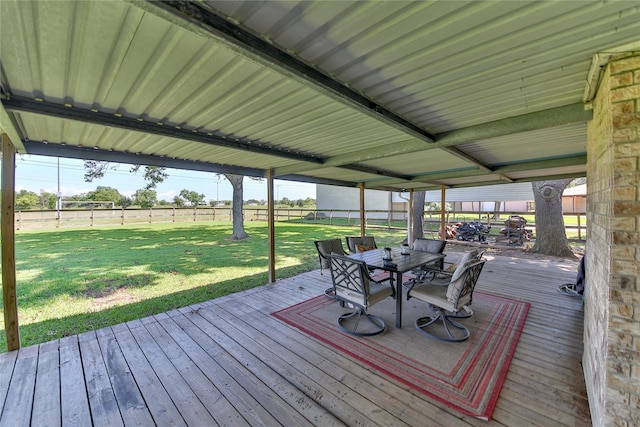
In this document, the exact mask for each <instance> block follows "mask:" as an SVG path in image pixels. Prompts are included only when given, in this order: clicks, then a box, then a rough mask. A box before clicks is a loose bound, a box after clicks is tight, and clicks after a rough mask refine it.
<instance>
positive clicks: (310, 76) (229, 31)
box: [136, 1, 434, 142]
mask: <svg viewBox="0 0 640 427" xmlns="http://www.w3.org/2000/svg"><path fill="white" fill-rule="evenodd" d="M136 4H137V5H138V6H140V7H143V8H144V9H145V10H148V11H150V12H153V13H156V14H158V12H159V9H161V10H164V11H166V12H169V13H170V14H172V15H174V16H176V17H178V18H179V19H181V20H182V21H185V22H182V25H181V26H182V27H184V28H186V29H188V30H189V31H192V32H196V33H198V34H200V35H202V34H203V32H205V33H206V34H205V35H208V36H209V37H212V38H214V39H215V40H216V41H218V42H223V43H224V44H226V45H227V46H230V47H232V48H233V49H234V50H235V51H236V52H238V53H240V54H243V55H244V56H245V57H248V58H249V59H251V60H254V61H257V62H259V63H260V64H263V65H265V66H267V67H269V68H271V69H274V70H276V71H278V72H280V73H282V74H284V75H285V76H287V77H291V78H293V79H295V80H296V81H298V82H300V83H302V84H304V85H305V86H310V87H313V88H315V89H316V90H320V91H321V92H322V93H324V94H327V95H329V96H331V98H333V99H335V100H337V101H339V102H341V103H343V104H346V105H348V106H350V107H353V108H356V109H357V110H358V111H360V112H363V113H365V114H368V115H369V116H371V117H373V118H375V119H377V120H380V121H382V122H384V123H386V124H389V125H391V126H393V127H395V128H396V129H399V130H401V131H403V132H406V133H408V134H410V135H412V136H414V137H416V138H419V139H420V140H422V141H426V142H433V141H434V136H433V135H432V134H431V133H429V132H428V131H426V130H425V129H423V128H422V127H420V126H418V125H416V124H414V123H412V122H410V121H409V120H407V119H405V118H403V117H401V116H400V115H398V114H396V113H395V112H393V111H391V110H389V109H387V108H385V107H384V106H382V105H381V104H379V103H377V102H375V101H374V100H372V99H370V98H367V97H366V96H364V95H362V94H361V93H359V92H357V91H355V90H353V89H351V88H350V87H348V86H347V85H345V84H344V83H342V82H339V81H337V80H335V79H333V78H332V77H331V76H329V75H327V74H325V73H324V72H322V71H320V70H319V69H317V68H315V67H313V66H311V65H309V64H307V63H306V62H304V61H302V60H301V59H299V58H297V57H295V56H293V55H291V54H289V53H287V52H286V51H284V50H282V49H280V48H278V47H276V46H274V45H273V44H272V43H270V42H268V41H267V40H265V39H263V38H260V37H258V36H256V35H254V34H253V33H251V32H249V31H247V30H246V29H244V28H243V27H241V26H239V25H236V24H235V23H233V22H231V21H229V20H227V19H226V18H224V17H222V16H220V15H218V13H217V11H215V10H214V9H213V7H211V6H209V5H208V4H206V3H195V2H185V1H149V2H148V3H146V4H145V3H142V4H141V3H136ZM160 14H161V16H162V17H163V18H165V19H167V18H169V17H167V16H166V14H163V13H160ZM171 21H172V22H174V23H175V18H174V19H172V20H171ZM187 23H189V24H190V25H185V24H187ZM238 50H240V51H238Z"/></svg>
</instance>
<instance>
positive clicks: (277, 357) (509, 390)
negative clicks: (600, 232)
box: [0, 255, 591, 427]
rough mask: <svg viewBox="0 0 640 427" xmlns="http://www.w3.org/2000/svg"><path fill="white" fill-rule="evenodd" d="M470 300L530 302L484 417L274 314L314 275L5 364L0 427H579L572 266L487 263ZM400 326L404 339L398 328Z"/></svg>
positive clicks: (315, 280) (2, 357)
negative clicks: (563, 288) (379, 371)
mask: <svg viewBox="0 0 640 427" xmlns="http://www.w3.org/2000/svg"><path fill="white" fill-rule="evenodd" d="M486 258H487V259H489V262H488V263H487V265H486V267H485V270H484V271H483V273H482V275H481V277H480V282H479V284H478V287H477V289H478V290H482V291H484V292H487V293H495V294H503V295H504V294H508V295H509V296H511V297H512V298H515V299H521V300H525V301H528V302H530V303H531V308H530V310H529V314H528V317H527V322H526V325H525V328H524V332H523V334H522V336H521V338H520V341H519V344H518V348H517V351H516V353H515V356H514V359H513V361H512V363H511V366H510V370H509V373H508V376H507V379H506V382H505V384H504V386H503V388H502V392H501V394H500V399H499V401H498V404H497V407H496V410H495V411H494V413H493V419H492V420H491V421H490V422H485V421H481V420H478V419H475V418H472V417H467V416H464V415H461V414H459V413H457V412H456V411H454V410H452V409H449V408H447V407H443V406H442V405H439V404H437V403H435V402H432V401H429V400H428V399H426V398H425V397H424V396H422V395H421V394H419V393H416V392H413V391H412V390H409V389H407V388H404V387H401V386H399V385H397V384H395V383H392V382H389V381H387V380H385V379H384V378H382V377H379V376H377V375H376V374H375V373H373V372H371V371H370V370H369V369H366V367H363V366H361V365H359V364H358V363H354V362H353V361H351V360H350V359H348V358H346V357H344V356H343V355H342V354H339V353H335V352H334V351H333V350H331V349H330V348H328V347H327V346H324V345H320V344H318V343H317V342H316V341H315V340H314V339H312V338H309V337H308V336H306V335H304V334H303V333H301V332H299V331H297V330H295V329H293V328H291V327H288V326H284V325H283V324H282V323H280V322H279V321H278V320H276V319H275V318H273V317H272V316H269V313H271V312H273V311H274V310H277V309H279V308H284V307H286V306H289V305H291V304H293V303H296V302H299V301H303V300H305V299H307V298H310V297H313V296H316V295H318V294H320V293H321V292H323V290H324V289H325V288H327V287H328V286H329V280H328V277H327V276H326V275H325V276H321V275H320V272H319V270H316V271H312V272H308V273H305V274H301V275H299V276H296V277H294V278H290V279H285V280H280V281H278V282H277V283H276V284H274V285H265V286H262V287H259V288H255V289H251V290H248V291H244V292H241V293H238V294H234V295H230V296H227V297H224V298H219V299H216V300H211V301H208V302H206V303H203V304H199V305H197V306H192V307H187V308H184V309H180V310H175V311H171V312H168V313H163V314H161V315H157V316H153V317H148V318H144V319H140V320H137V321H133V322H129V323H127V324H121V325H117V326H114V327H111V328H105V329H101V330H98V331H95V332H90V333H85V334H82V335H78V336H71V337H67V338H64V339H61V340H57V341H51V342H47V343H44V344H41V345H37V346H31V347H26V348H23V349H21V350H20V351H14V352H9V353H3V354H0V405H1V406H0V407H1V408H2V417H1V418H0V425H2V426H12V427H15V426H23V425H24V426H26V425H33V426H48V425H51V426H55V425H64V426H70V425H78V426H90V425H96V426H106V425H114V426H117V425H126V426H133V425H140V426H147V425H160V426H180V425H191V426H213V425H231V426H242V425H247V426H262V425H264V426H275V425H284V426H304V425H321V426H328V425H358V426H369V425H380V426H392V425H393V426H396V425H412V426H482V425H487V424H488V425H490V426H501V425H504V426H518V427H520V426H563V425H566V426H569V425H570V426H588V425H591V421H590V415H589V405H588V402H587V397H586V388H585V384H584V379H583V374H582V369H581V356H582V328H583V308H582V303H581V301H580V299H579V298H575V297H569V296H564V295H561V294H560V293H558V291H557V287H558V285H559V284H562V283H567V282H573V281H574V280H575V276H576V267H577V262H550V261H543V260H527V259H515V258H509V257H505V256H492V255H489V256H486ZM404 327H413V326H412V325H411V324H410V323H408V322H407V321H405V324H404Z"/></svg>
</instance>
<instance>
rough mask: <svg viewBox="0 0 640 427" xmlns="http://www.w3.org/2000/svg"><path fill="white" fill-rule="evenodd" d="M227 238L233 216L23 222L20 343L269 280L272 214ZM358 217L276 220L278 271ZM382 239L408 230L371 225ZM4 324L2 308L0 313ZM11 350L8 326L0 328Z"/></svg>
mask: <svg viewBox="0 0 640 427" xmlns="http://www.w3.org/2000/svg"><path fill="white" fill-rule="evenodd" d="M245 228H246V231H247V233H248V234H249V235H250V236H251V237H250V238H249V239H247V240H243V241H231V240H228V239H227V237H228V236H229V235H231V222H211V223H201V222H194V223H176V224H153V225H151V224H150V225H131V226H115V227H99V228H75V229H53V230H34V231H19V232H17V233H16V274H17V283H18V316H19V323H20V335H21V344H22V345H23V346H27V345H32V344H37V343H40V342H44V341H49V340H52V339H56V338H60V337H64V336H68V335H73V334H78V333H81V332H85V331H88V330H92V329H99V328H103V327H105V326H109V325H114V324H117V323H122V322H126V321H129V320H132V319H139V318H142V317H145V316H149V315H152V314H155V313H161V312H164V311H167V310H170V309H173V308H176V307H183V306H187V305H190V304H194V303H197V302H201V301H206V300H209V299H212V298H217V297H220V296H223V295H227V294H229V293H233V292H237V291H240V290H243V289H248V288H252V287H256V286H260V285H263V284H265V283H266V282H267V224H266V222H247V223H245ZM359 234H360V229H359V228H357V227H327V226H325V225H320V224H319V225H308V224H287V223H282V222H279V223H276V254H277V255H276V277H277V278H282V277H289V276H293V275H296V274H299V273H301V272H304V271H309V270H312V269H315V268H318V262H317V255H316V250H315V247H314V245H313V240H317V239H325V238H332V237H339V238H342V239H344V236H347V235H351V236H355V235H359ZM367 234H370V235H374V236H375V237H376V240H377V241H378V244H379V246H382V245H394V246H395V245H398V244H399V243H400V241H401V240H402V239H403V238H404V237H405V236H406V232H398V231H395V232H394V231H387V230H369V231H368V232H367ZM0 326H1V327H2V329H3V330H4V314H3V315H2V317H1V318H0ZM0 351H6V336H5V334H4V332H3V333H2V334H1V336H0Z"/></svg>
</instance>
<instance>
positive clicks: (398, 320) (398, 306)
mask: <svg viewBox="0 0 640 427" xmlns="http://www.w3.org/2000/svg"><path fill="white" fill-rule="evenodd" d="M391 274H393V273H391ZM401 327H402V273H400V272H397V273H396V328H401Z"/></svg>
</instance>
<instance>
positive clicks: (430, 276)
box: [420, 249, 485, 286]
mask: <svg viewBox="0 0 640 427" xmlns="http://www.w3.org/2000/svg"><path fill="white" fill-rule="evenodd" d="M484 252H485V251H478V250H477V249H472V250H471V251H469V252H466V253H464V254H463V255H462V256H461V257H460V259H459V260H458V262H443V263H442V267H441V268H438V266H436V265H428V266H425V268H424V274H423V275H422V277H421V278H420V282H422V283H424V282H427V283H428V284H430V285H436V286H447V285H448V284H449V281H450V280H451V276H453V275H454V273H455V272H456V270H457V268H458V267H460V266H461V265H464V263H466V262H467V261H472V260H480V259H482V256H483V255H484Z"/></svg>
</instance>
